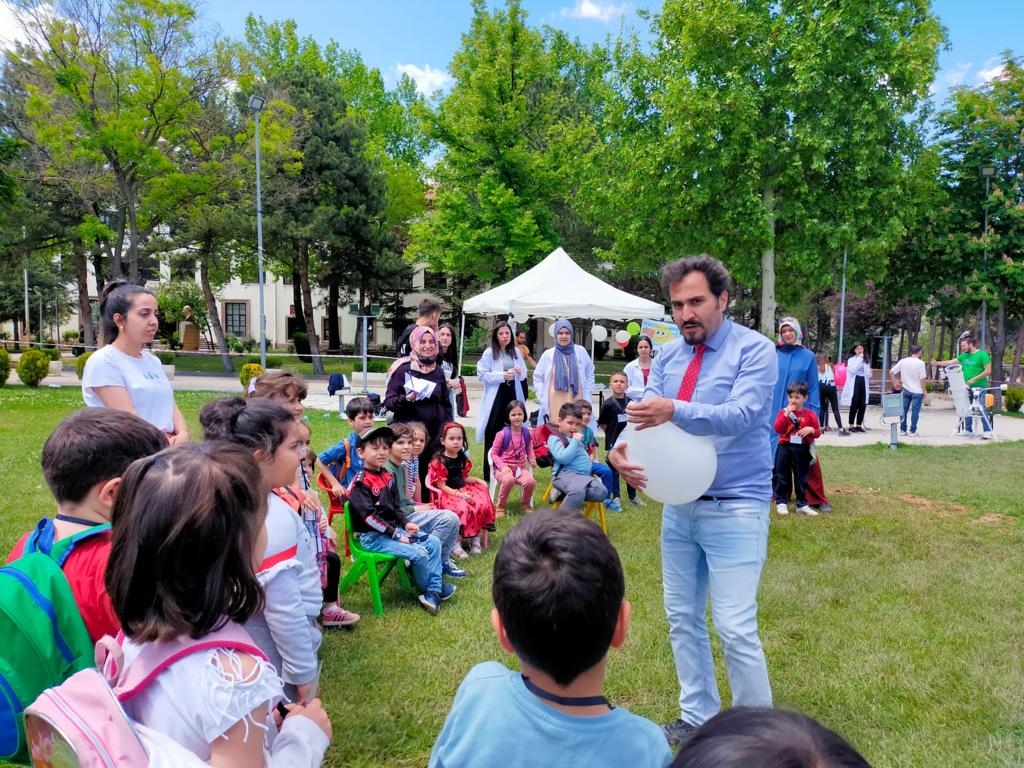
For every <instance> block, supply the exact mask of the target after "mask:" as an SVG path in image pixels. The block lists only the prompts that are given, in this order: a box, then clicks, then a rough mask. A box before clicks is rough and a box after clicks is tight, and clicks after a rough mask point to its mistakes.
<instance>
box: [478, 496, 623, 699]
mask: <svg viewBox="0 0 1024 768" xmlns="http://www.w3.org/2000/svg"><path fill="white" fill-rule="evenodd" d="M625 592H626V581H625V577H624V576H623V573H622V563H621V562H620V561H619V555H618V552H616V551H615V547H613V546H612V543H611V542H610V541H609V540H608V537H607V536H605V535H604V533H602V532H601V529H600V528H599V527H598V526H597V525H596V524H595V523H592V522H590V521H589V520H587V519H586V518H584V517H583V516H582V515H579V514H577V513H574V512H565V511H559V510H551V509H544V510H540V511H538V512H535V513H534V514H532V515H529V516H528V517H526V518H525V519H523V520H522V521H521V522H519V523H517V524H516V525H515V527H513V528H512V531H511V532H510V533H509V534H508V536H506V537H505V540H504V541H503V542H502V544H501V549H500V550H498V555H497V557H496V558H495V559H494V580H493V583H492V585H491V595H492V597H493V599H494V605H495V607H496V608H497V609H498V615H499V616H501V621H502V624H504V626H505V632H506V634H507V635H508V640H509V642H510V643H511V644H512V647H513V648H514V649H515V652H516V655H517V656H519V658H520V659H521V660H522V661H524V662H527V663H529V664H531V665H533V666H535V667H537V668H538V669H540V670H542V671H544V672H545V673H546V674H548V675H550V676H551V677H552V679H553V680H554V681H555V682H557V683H558V684H559V685H563V686H564V685H568V684H569V683H571V682H572V681H573V680H575V679H576V678H577V677H579V676H580V674H582V673H583V672H585V671H586V670H588V669H590V668H591V667H593V666H594V665H595V664H597V663H598V662H599V661H601V659H603V658H604V657H605V655H606V654H607V653H608V648H609V647H610V646H611V642H612V636H613V635H614V632H615V625H616V623H617V622H618V618H619V610H620V608H621V606H622V599H623V596H624V595H625Z"/></svg>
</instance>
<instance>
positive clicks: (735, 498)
mask: <svg viewBox="0 0 1024 768" xmlns="http://www.w3.org/2000/svg"><path fill="white" fill-rule="evenodd" d="M742 500H743V497H742V496H701V497H700V499H698V501H742Z"/></svg>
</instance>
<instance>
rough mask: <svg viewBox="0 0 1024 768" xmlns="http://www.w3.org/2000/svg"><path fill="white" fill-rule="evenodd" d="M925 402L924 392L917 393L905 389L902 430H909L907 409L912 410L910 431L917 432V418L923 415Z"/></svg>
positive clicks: (901, 420)
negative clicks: (922, 404)
mask: <svg viewBox="0 0 1024 768" xmlns="http://www.w3.org/2000/svg"><path fill="white" fill-rule="evenodd" d="M923 402H924V392H921V393H920V394H915V393H913V392H907V390H905V389H904V390H903V418H901V419H900V432H906V431H907V411H910V431H911V432H912V433H915V434H916V433H917V419H918V417H919V416H920V415H921V403H923Z"/></svg>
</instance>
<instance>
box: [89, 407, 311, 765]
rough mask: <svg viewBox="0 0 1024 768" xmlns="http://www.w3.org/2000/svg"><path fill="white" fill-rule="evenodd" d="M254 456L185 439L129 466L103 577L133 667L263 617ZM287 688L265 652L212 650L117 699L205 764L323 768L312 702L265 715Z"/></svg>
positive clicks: (261, 505)
mask: <svg viewBox="0 0 1024 768" xmlns="http://www.w3.org/2000/svg"><path fill="white" fill-rule="evenodd" d="M286 413H287V412H286ZM288 419H289V421H291V422H292V423H294V420H293V419H291V416H290V414H289V415H288ZM257 463H258V458H257V456H256V454H255V453H253V452H252V451H250V450H247V449H245V448H242V447H240V446H238V445H230V444H225V443H223V442H218V443H205V444H201V445H197V444H184V445H179V446H175V447H173V448H168V449H166V450H164V451H161V452H160V453H158V454H156V455H155V456H153V457H150V458H147V459H139V460H138V461H136V462H135V463H134V464H132V465H131V466H130V467H129V468H128V471H127V472H125V474H124V477H123V481H122V484H121V487H120V490H119V492H118V495H117V500H116V501H115V503H114V508H113V515H112V519H113V532H114V533H113V541H112V546H111V554H110V562H109V564H108V566H107V572H106V583H107V589H108V591H109V593H110V597H111V600H112V602H113V605H114V610H115V611H116V613H117V616H118V618H119V620H120V622H121V626H122V628H123V631H124V633H125V636H126V640H125V643H124V654H125V662H126V664H128V665H129V666H130V665H131V664H132V663H133V661H134V660H135V659H137V658H138V656H139V654H140V653H142V652H143V651H144V650H145V649H146V648H147V647H148V646H149V645H150V644H152V643H163V642H167V641H173V640H175V639H176V638H179V637H181V636H188V637H192V638H197V639H198V638H204V637H207V636H211V633H214V632H216V631H217V630H218V629H220V628H221V627H223V626H224V625H225V623H226V622H236V623H237V624H244V623H246V622H247V621H248V620H249V618H250V617H252V616H254V615H256V614H257V613H259V611H260V609H261V606H262V605H263V592H262V590H261V588H260V584H259V581H258V580H257V577H256V573H255V571H256V566H257V564H258V563H259V562H260V560H261V559H262V558H263V554H264V549H265V547H266V543H267V539H266V524H265V520H266V516H267V506H266V499H267V495H266V490H265V489H264V488H262V487H261V484H260V483H258V482H257V483H254V482H253V479H254V478H259V477H260V476H261V474H262V472H261V470H260V468H259V467H258V466H257ZM292 517H294V515H292ZM214 642H215V641H214ZM282 694H283V690H282V684H281V679H280V678H279V677H278V675H277V673H276V672H275V671H274V669H273V668H272V667H271V665H270V664H269V663H268V662H267V661H266V660H265V659H263V658H261V657H258V656H255V655H253V654H252V653H248V652H245V651H242V650H226V649H220V648H216V647H214V648H210V649H207V650H203V651H200V652H197V653H193V654H191V655H188V656H184V657H183V658H180V659H178V660H177V661H175V662H174V663H173V664H171V665H170V666H168V667H166V668H164V669H162V670H161V671H160V672H159V674H158V675H157V677H156V678H155V679H154V680H153V682H152V683H151V684H150V685H148V686H147V687H146V688H145V689H144V690H143V691H141V692H140V693H139V694H138V695H136V696H134V697H132V698H131V699H129V700H127V701H125V702H123V704H124V707H125V709H126V711H127V713H128V714H129V715H130V716H131V717H132V718H133V719H134V720H135V721H136V722H139V723H142V724H143V725H146V726H149V727H151V728H153V729H154V730H157V731H159V732H161V733H163V734H165V735H167V736H169V737H170V738H172V739H174V741H176V742H177V743H178V744H180V745H181V746H182V747H184V748H186V749H188V750H189V751H190V752H192V753H193V754H195V755H196V756H197V757H198V758H200V759H201V760H203V761H204V762H206V763H209V764H211V765H216V766H222V767H224V768H243V766H244V767H245V768H249V767H250V766H257V767H259V766H265V767H267V768H270V767H271V766H283V765H288V766H301V767H302V768H314V767H315V766H319V765H320V764H321V763H322V762H323V758H324V752H325V751H326V749H327V746H328V744H329V743H330V739H331V723H330V720H329V719H328V717H327V713H326V712H324V710H323V708H322V707H321V705H320V700H319V699H312V700H311V701H309V702H308V703H306V704H305V705H301V704H292V705H290V706H288V707H287V710H288V715H287V717H285V718H284V720H283V722H282V721H280V719H279V718H275V717H274V716H273V715H272V714H271V713H272V712H273V707H274V706H275V705H276V704H278V703H279V702H280V701H281V698H282ZM276 725H279V726H280V730H279V731H277V733H276V735H274V734H275V730H277V729H276V728H275V726H276Z"/></svg>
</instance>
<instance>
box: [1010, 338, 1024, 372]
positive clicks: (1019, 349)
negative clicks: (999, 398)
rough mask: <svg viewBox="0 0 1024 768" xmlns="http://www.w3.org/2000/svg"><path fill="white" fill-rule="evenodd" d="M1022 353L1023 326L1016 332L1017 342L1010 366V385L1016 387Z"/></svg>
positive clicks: (1023, 350) (1023, 344)
mask: <svg viewBox="0 0 1024 768" xmlns="http://www.w3.org/2000/svg"><path fill="white" fill-rule="evenodd" d="M1022 352H1024V326H1021V328H1020V330H1018V331H1017V341H1016V342H1015V343H1014V345H1013V363H1012V364H1011V365H1010V381H1009V382H1008V383H1009V384H1010V385H1016V384H1017V381H1018V380H1019V379H1020V356H1021V353H1022Z"/></svg>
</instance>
